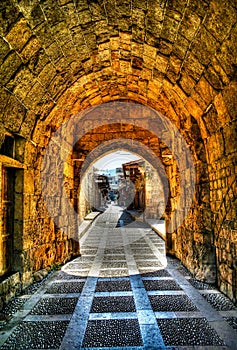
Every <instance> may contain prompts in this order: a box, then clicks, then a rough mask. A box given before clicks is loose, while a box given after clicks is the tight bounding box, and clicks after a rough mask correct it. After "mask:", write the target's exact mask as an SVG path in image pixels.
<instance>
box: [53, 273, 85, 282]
mask: <svg viewBox="0 0 237 350" xmlns="http://www.w3.org/2000/svg"><path fill="white" fill-rule="evenodd" d="M56 279H57V280H81V279H82V280H84V279H85V278H84V277H81V276H78V275H76V274H70V273H66V272H63V271H61V272H60V273H59V274H58V275H57V276H56Z"/></svg>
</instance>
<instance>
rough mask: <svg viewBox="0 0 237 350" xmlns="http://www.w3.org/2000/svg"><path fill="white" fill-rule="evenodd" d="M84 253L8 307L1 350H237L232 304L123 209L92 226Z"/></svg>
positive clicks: (235, 314) (83, 242)
mask: <svg viewBox="0 0 237 350" xmlns="http://www.w3.org/2000/svg"><path fill="white" fill-rule="evenodd" d="M121 217H122V221H121ZM81 253H82V256H81V257H79V258H77V259H75V260H73V261H71V262H70V263H68V264H66V265H65V266H64V267H63V268H62V269H61V270H60V271H56V272H54V273H52V274H51V275H50V277H49V278H48V279H47V280H45V281H44V282H43V283H41V284H40V285H39V286H38V288H36V290H34V286H33V287H31V288H29V289H28V290H27V291H26V292H25V294H23V295H22V296H20V297H18V298H16V299H15V300H14V301H13V302H12V303H10V304H9V306H8V307H7V308H6V309H5V310H4V313H5V315H7V314H8V322H5V323H3V324H2V329H1V332H0V348H1V349H17V350H20V349H24V350H25V349H51V350H52V349H61V350H70V349H114V350H115V349H130V350H133V349H137V350H139V349H196V350H203V349H210V350H214V349H215V350H216V349H217V350H218V349H233V350H234V349H237V309H236V308H235V307H234V305H233V304H232V303H231V302H230V301H229V299H228V298H226V297H225V296H224V295H223V294H221V293H220V292H218V291H217V290H216V289H215V288H213V287H212V286H208V285H207V284H204V283H201V282H198V281H196V280H195V279H193V278H192V276H191V275H190V274H189V273H188V271H187V270H186V269H185V268H184V267H183V266H182V265H181V264H180V263H179V262H178V261H177V260H175V259H172V258H166V256H165V246H164V242H163V241H162V239H161V238H159V237H158V236H157V234H156V233H154V232H153V231H152V230H151V229H150V227H148V226H146V225H145V224H144V223H139V222H132V221H131V220H129V217H126V214H124V213H123V211H122V208H121V207H118V206H110V207H109V208H108V209H107V211H106V212H105V213H103V214H101V215H100V216H99V217H98V218H97V219H96V220H95V222H94V224H93V225H92V227H91V228H90V229H89V230H88V232H87V233H86V234H85V235H84V236H83V238H82V240H81ZM27 293H28V294H27Z"/></svg>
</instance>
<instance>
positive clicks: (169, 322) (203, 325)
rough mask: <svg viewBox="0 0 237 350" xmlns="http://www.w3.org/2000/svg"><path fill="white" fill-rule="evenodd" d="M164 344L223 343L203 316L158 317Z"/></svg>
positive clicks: (206, 344)
mask: <svg viewBox="0 0 237 350" xmlns="http://www.w3.org/2000/svg"><path fill="white" fill-rule="evenodd" d="M157 322H158V325H159V327H160V330H161V334H162V337H163V340H164V342H165V345H175V346H219V345H220V346H221V345H225V344H224V342H223V340H222V339H221V338H220V337H219V336H218V335H217V333H216V331H215V330H214V329H212V328H211V327H210V325H209V324H208V322H207V320H206V319H204V318H178V319H158V320H157Z"/></svg>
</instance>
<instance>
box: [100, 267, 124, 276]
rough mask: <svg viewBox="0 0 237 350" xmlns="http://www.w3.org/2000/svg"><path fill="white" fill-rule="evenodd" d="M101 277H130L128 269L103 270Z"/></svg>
mask: <svg viewBox="0 0 237 350" xmlns="http://www.w3.org/2000/svg"><path fill="white" fill-rule="evenodd" d="M99 276H100V277H126V276H129V273H128V270H127V269H114V270H110V269H109V270H101V271H100V275H99Z"/></svg>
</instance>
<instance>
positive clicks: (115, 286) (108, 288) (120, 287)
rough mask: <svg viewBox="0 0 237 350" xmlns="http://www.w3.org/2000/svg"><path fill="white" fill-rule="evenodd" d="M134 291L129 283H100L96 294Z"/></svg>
mask: <svg viewBox="0 0 237 350" xmlns="http://www.w3.org/2000/svg"><path fill="white" fill-rule="evenodd" d="M129 290H132V287H131V284H130V282H129V281H98V282H97V285H96V290H95V291H96V292H115V291H129Z"/></svg>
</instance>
